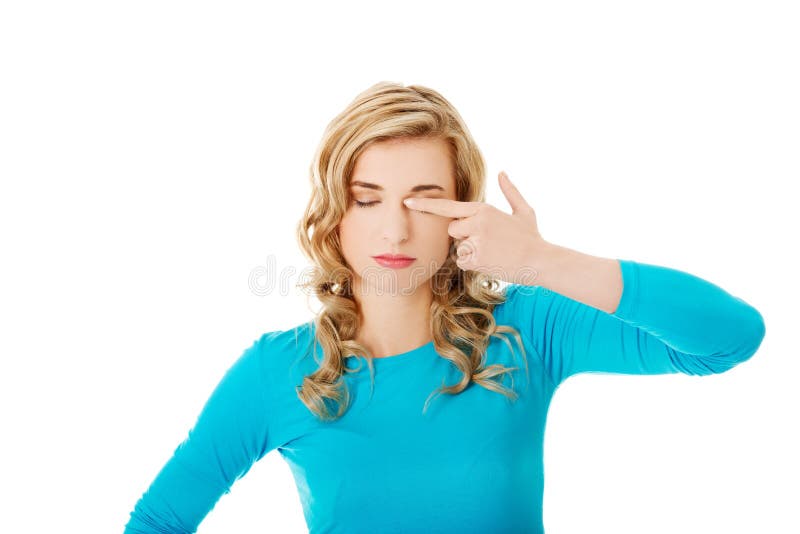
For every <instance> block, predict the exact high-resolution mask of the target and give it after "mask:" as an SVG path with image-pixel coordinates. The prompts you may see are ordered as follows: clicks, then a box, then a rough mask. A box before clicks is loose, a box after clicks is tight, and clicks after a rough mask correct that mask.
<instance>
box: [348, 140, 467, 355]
mask: <svg viewBox="0 0 800 534" xmlns="http://www.w3.org/2000/svg"><path fill="white" fill-rule="evenodd" d="M359 181H360V182H367V183H371V184H376V185H379V186H381V187H382V188H383V190H382V191H378V190H374V189H370V188H366V187H361V186H356V185H353V184H354V183H355V182H359ZM423 184H431V185H436V186H439V187H441V188H442V191H439V190H426V191H418V192H412V188H413V187H415V186H418V185H423ZM407 198H436V199H447V200H452V201H455V198H456V194H455V176H454V169H453V165H452V162H451V160H450V153H449V151H448V146H447V144H446V142H445V141H443V140H441V139H391V140H388V141H381V142H378V143H375V144H372V145H370V146H369V147H368V148H367V149H366V150H365V151H364V152H363V153H362V154H361V155H360V156H359V158H358V159H357V160H356V163H355V167H354V169H353V173H352V175H351V178H350V200H349V205H348V208H347V211H346V213H345V215H344V217H343V218H342V220H341V222H340V224H339V227H338V231H339V240H340V243H341V246H342V254H343V256H344V258H345V260H346V261H347V263H348V264H349V267H350V268H351V269H352V270H353V272H354V279H353V292H354V296H355V300H356V302H358V304H359V310H360V314H361V321H362V322H361V328H360V331H359V334H358V336H357V337H356V340H357V341H359V342H361V343H363V344H364V346H366V347H367V348H368V349H369V350H370V351H371V352H372V354H373V355H374V357H376V358H381V357H386V356H392V355H396V354H400V353H403V352H408V351H410V350H413V349H414V348H417V347H420V346H422V345H424V344H426V343H428V342H430V341H431V340H432V339H433V337H432V335H431V331H430V305H431V302H432V300H433V293H432V289H431V286H430V279H431V277H432V276H433V275H434V274H435V273H436V271H438V270H439V268H441V266H442V265H443V264H444V263H445V260H446V259H447V254H448V251H449V248H450V243H451V242H452V238H451V237H450V235H448V233H447V227H448V224H449V222H450V221H449V219H447V218H445V217H440V216H436V215H433V214H430V213H424V212H422V211H418V210H412V209H410V208H408V207H407V206H406V205H405V204H404V203H403V200H405V199H407ZM356 201H359V202H365V203H366V202H369V203H374V204H371V205H370V206H369V207H359V206H358V205H357V204H356ZM387 253H389V254H404V255H407V256H411V257H414V258H416V261H415V262H414V263H412V264H411V265H410V266H409V267H406V268H404V269H392V268H388V267H383V266H381V265H379V264H378V263H376V262H375V260H374V259H373V258H372V256H375V255H379V254H387Z"/></svg>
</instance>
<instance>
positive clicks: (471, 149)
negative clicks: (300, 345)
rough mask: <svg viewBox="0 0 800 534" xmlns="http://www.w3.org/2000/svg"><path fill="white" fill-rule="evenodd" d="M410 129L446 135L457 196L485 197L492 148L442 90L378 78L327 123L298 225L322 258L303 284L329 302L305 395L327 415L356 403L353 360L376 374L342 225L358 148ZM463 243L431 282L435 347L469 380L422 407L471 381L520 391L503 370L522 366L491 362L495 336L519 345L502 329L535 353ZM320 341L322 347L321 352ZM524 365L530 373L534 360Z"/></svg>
mask: <svg viewBox="0 0 800 534" xmlns="http://www.w3.org/2000/svg"><path fill="white" fill-rule="evenodd" d="M401 137H430V138H441V139H444V140H446V141H447V143H448V145H449V147H450V153H451V156H452V160H453V166H454V169H455V183H456V198H457V199H458V200H460V201H465V202H470V201H473V202H475V201H477V202H483V201H484V189H485V163H484V160H483V155H482V154H481V152H480V150H479V148H478V146H477V144H476V143H475V141H474V140H473V138H472V136H471V134H470V132H469V130H468V129H467V126H466V124H465V123H464V121H463V119H462V118H461V116H460V114H459V113H458V111H457V110H456V109H455V108H454V107H453V105H452V104H451V103H450V102H449V101H448V100H446V99H445V98H444V97H443V96H442V95H441V94H439V93H438V92H436V91H434V90H433V89H430V88H427V87H424V86H420V85H409V86H403V85H402V84H399V83H394V82H385V81H384V82H379V83H376V84H374V85H373V86H371V87H369V88H368V89H366V90H365V91H363V92H361V93H360V94H358V95H357V96H356V98H355V99H354V100H353V101H352V102H351V103H350V104H349V105H348V106H347V107H346V108H345V109H344V110H343V111H342V112H341V113H339V114H338V115H337V116H336V117H334V118H333V120H331V122H330V123H329V124H328V126H327V127H326V129H325V131H324V134H323V136H322V140H321V142H320V143H319V146H318V148H317V151H316V153H315V155H314V158H313V161H312V163H311V167H310V181H311V196H310V199H309V202H308V205H307V207H306V209H305V212H304V214H303V216H302V218H301V220H300V221H299V223H298V225H297V229H296V230H297V239H298V242H299V244H300V247H301V249H302V251H303V252H304V254H305V255H306V256H307V257H308V258H309V259H310V261H311V262H312V264H313V269H312V271H311V272H312V274H311V275H310V277H309V278H308V279H307V280H305V281H303V282H301V283H300V284H299V286H300V287H302V288H304V289H305V290H306V292H307V294H308V295H312V294H313V295H314V296H316V297H317V298H318V299H319V301H320V302H321V303H322V309H321V311H320V312H319V313H318V314H317V316H316V317H315V318H314V326H315V328H314V332H315V335H314V340H313V341H314V342H313V347H314V349H313V354H314V358H315V360H316V362H317V363H318V365H319V367H318V368H317V369H316V370H315V371H314V372H313V373H311V374H309V375H307V376H305V377H304V378H303V382H302V385H299V386H297V395H298V397H299V398H300V400H301V401H302V402H303V404H305V405H306V407H307V408H308V409H309V410H310V411H311V412H312V413H313V414H314V415H315V416H316V417H318V418H319V419H320V420H322V421H332V420H336V419H338V418H339V417H341V416H342V415H343V414H344V413H345V411H346V410H347V408H348V407H349V405H350V395H349V392H348V390H347V386H346V383H345V382H344V380H343V375H344V373H346V372H356V371H358V370H360V367H359V368H357V369H349V368H347V366H346V365H345V359H346V358H348V357H353V356H356V355H360V356H364V357H366V361H367V363H368V365H369V370H370V376H371V378H372V381H373V382H374V369H373V366H372V360H371V358H372V355H371V354H370V353H369V351H368V349H367V348H366V347H365V346H363V345H362V344H360V343H358V342H356V341H355V339H356V334H357V332H358V330H359V326H360V325H359V314H358V305H357V303H356V300H355V299H354V297H353V295H352V280H353V272H352V271H351V269H350V268H349V267H348V266H347V263H346V261H345V260H344V257H343V255H342V253H341V248H340V244H339V240H338V232H337V226H338V225H339V222H340V221H341V219H342V217H343V216H344V213H345V211H346V210H347V205H348V181H349V178H350V175H351V173H352V171H353V168H354V167H355V162H356V160H357V158H358V156H359V155H360V154H361V153H362V152H363V151H364V150H365V149H366V148H367V147H368V146H369V145H370V144H372V143H375V142H378V141H385V140H388V139H392V138H401ZM455 248H456V245H455V243H453V245H452V246H451V249H450V253H449V256H448V259H447V260H446V262H445V263H444V265H442V267H441V269H439V271H438V272H437V273H436V274H435V275H434V276H433V277H432V278H431V280H430V283H431V285H432V290H433V299H434V300H433V303H432V304H431V323H432V324H431V330H432V332H433V341H434V347H435V349H436V352H437V353H438V354H439V355H440V356H441V357H443V358H446V359H447V360H450V361H451V362H452V363H453V365H455V367H456V368H457V369H458V370H459V371H461V373H462V378H461V380H460V381H459V382H458V383H456V384H454V385H449V386H445V385H444V384H443V385H442V387H440V388H438V389H436V390H435V391H433V392H432V394H431V396H429V397H428V399H427V401H426V403H425V406H424V408H423V413H424V412H425V411H426V410H427V407H428V404H429V402H430V401H431V400H432V398H433V397H434V396H435V395H437V394H440V393H448V394H451V395H455V394H458V393H460V392H461V391H463V390H464V389H465V388H466V387H467V386H468V385H469V383H470V382H471V381H472V382H475V383H476V384H478V385H480V386H482V387H484V388H486V389H488V390H491V391H495V392H497V393H500V394H503V395H505V396H506V397H509V398H512V399H516V398H517V394H516V393H515V392H514V391H513V389H511V390H509V388H508V387H506V386H505V385H503V384H502V377H503V375H505V374H506V373H509V374H510V373H511V372H512V371H514V370H516V369H518V368H517V367H505V366H503V365H500V364H493V365H490V366H488V367H486V366H485V363H486V349H487V346H488V344H489V341H490V337H492V336H495V337H498V338H500V339H502V340H503V341H504V342H505V343H506V344H507V345H508V346H509V348H510V347H511V344H510V343H509V341H508V339H507V338H506V337H504V336H501V335H500V334H512V335H513V336H514V338H515V339H516V341H517V345H518V346H519V347H520V348H521V350H522V353H523V358H526V356H525V349H524V347H523V344H522V341H521V338H520V335H519V332H518V331H517V330H516V329H514V328H513V327H510V326H505V325H497V324H495V320H494V316H493V315H492V310H493V309H494V306H495V305H497V304H499V303H502V302H503V301H504V300H505V296H504V292H503V291H501V290H498V289H497V286H498V281H497V280H496V279H494V278H491V277H490V276H488V275H486V274H483V273H478V272H475V271H463V270H461V269H460V268H459V267H458V266H457V265H456V251H455ZM318 344H319V345H321V347H322V353H323V357H322V359H321V360H320V358H319V357H318V355H317V351H316V347H317V345H318ZM512 352H513V349H512ZM525 366H526V376H527V361H525ZM510 376H511V379H512V388H513V375H510ZM333 407H335V411H334V410H333Z"/></svg>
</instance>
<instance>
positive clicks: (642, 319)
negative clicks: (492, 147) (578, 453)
mask: <svg viewBox="0 0 800 534" xmlns="http://www.w3.org/2000/svg"><path fill="white" fill-rule="evenodd" d="M484 174H485V167H484V161H483V158H482V156H481V153H480V151H479V149H478V147H477V146H476V144H475V142H474V140H473V139H472V137H471V135H470V134H469V131H468V129H467V127H466V125H465V124H464V122H463V120H462V119H461V117H460V115H459V114H458V112H457V111H456V110H455V109H454V108H453V106H452V105H451V104H450V103H449V102H448V101H447V100H446V99H445V98H443V97H442V96H441V95H440V94H439V93H437V92H436V91H433V90H431V89H429V88H426V87H421V86H408V87H404V86H402V85H399V84H394V83H378V84H376V85H374V86H372V87H370V88H369V89H367V90H366V91H364V92H363V93H361V94H360V95H358V96H357V97H356V99H355V100H354V101H353V102H352V103H351V104H350V105H349V106H348V107H347V108H346V109H345V110H344V111H343V112H342V113H340V114H339V115H338V116H337V117H335V118H334V120H333V121H332V122H331V123H330V125H329V126H328V128H327V129H326V131H325V134H324V137H323V139H322V142H321V144H320V147H319V149H318V151H317V154H316V156H315V158H314V162H313V164H312V166H311V181H312V197H311V199H310V202H309V204H308V207H307V209H306V212H305V214H304V216H303V218H302V220H301V222H300V224H299V226H298V236H299V241H300V245H301V247H302V248H303V250H304V252H305V253H306V254H307V256H308V257H309V258H310V260H311V261H312V263H313V265H314V267H315V270H314V272H313V275H312V276H311V278H310V280H308V281H307V282H306V283H305V284H304V286H305V287H307V288H309V289H310V290H311V292H312V293H313V294H314V295H315V296H316V297H317V298H318V299H319V300H320V301H321V302H322V304H323V308H322V310H321V312H320V313H319V314H318V316H317V317H315V318H314V319H313V320H311V321H309V322H307V323H304V324H301V325H298V326H296V327H294V328H291V329H289V330H276V331H271V332H268V333H265V334H263V335H262V336H261V337H260V338H259V339H257V340H256V341H255V342H254V343H253V345H252V346H251V347H249V348H248V349H247V350H245V351H244V353H243V354H242V355H241V356H240V357H239V359H238V360H237V361H236V362H235V363H234V364H233V365H232V366H231V368H230V369H229V370H228V371H227V373H226V374H225V376H224V377H223V378H222V379H221V381H220V382H219V384H218V385H217V387H216V389H215V390H214V391H213V393H212V394H211V396H210V398H209V399H208V401H207V402H206V404H205V406H204V407H203V409H202V411H201V413H200V415H199V417H198V418H197V421H196V422H195V425H194V427H193V428H192V429H191V430H190V432H189V434H188V436H187V437H186V439H185V440H184V441H183V442H182V443H180V445H179V446H178V447H177V448H176V449H175V452H174V455H173V456H172V458H171V459H170V460H169V461H168V462H167V463H166V465H164V467H163V468H162V470H161V471H160V472H159V473H158V475H157V477H156V478H155V480H154V481H153V483H152V484H151V486H150V488H149V489H148V490H147V492H145V493H144V494H143V495H142V497H141V499H140V500H139V502H138V503H137V504H136V506H135V509H134V511H133V512H132V513H131V517H130V520H129V522H128V524H127V527H126V532H129V533H133V532H164V531H168V532H193V531H194V530H195V529H196V527H197V525H198V524H199V523H200V522H201V521H202V520H203V518H204V517H205V516H206V514H207V513H208V512H209V511H210V510H211V509H212V508H213V507H214V505H215V503H216V502H217V500H218V499H219V498H220V496H221V495H222V494H224V493H227V492H228V491H229V489H230V487H231V485H232V484H233V483H234V482H235V481H236V480H237V479H238V478H241V477H242V476H244V475H245V473H247V471H248V470H249V469H250V467H251V466H252V465H253V463H255V462H256V461H258V460H259V459H261V458H262V457H263V456H264V455H265V454H266V453H268V452H269V451H271V450H273V449H277V450H278V451H279V452H280V454H281V455H282V456H283V458H284V459H285V460H286V461H287V462H288V464H289V466H290V467H291V469H292V473H293V474H294V477H295V481H296V483H297V488H298V492H299V494H300V498H301V502H302V505H303V511H304V514H305V518H306V522H307V524H308V527H309V530H310V532H312V533H323V532H326V533H327V532H346V533H360V532H370V533H375V532H382V533H385V532H426V533H430V532H543V531H544V526H543V521H542V496H543V486H544V469H543V442H544V440H543V438H544V430H545V421H546V416H547V409H548V406H549V403H550V401H551V399H552V396H553V394H554V393H555V391H556V389H557V388H558V387H559V385H560V384H561V383H563V382H564V381H565V380H566V379H567V378H569V377H570V376H572V375H574V374H576V373H582V372H601V373H625V374H660V373H678V372H681V373H685V374H689V375H708V374H712V373H722V372H724V371H727V370H728V369H731V368H732V367H734V366H735V365H737V364H739V363H741V362H743V361H745V360H747V359H748V358H750V357H751V356H752V355H753V354H754V353H755V352H756V350H757V349H758V347H759V345H760V343H761V340H762V339H763V337H764V333H765V326H764V322H763V319H762V317H761V315H760V313H759V312H758V311H757V310H756V309H755V308H753V307H752V306H751V305H749V304H747V303H746V302H744V301H743V300H741V299H739V298H737V297H735V296H733V295H731V294H729V293H727V292H726V291H724V290H723V289H721V288H720V287H718V286H716V285H714V284H712V283H710V282H708V281H705V280H703V279H701V278H698V277H696V276H693V275H691V274H688V273H685V272H681V271H678V270H674V269H670V268H667V267H661V266H656V265H649V264H645V263H640V262H635V261H632V260H623V259H607V258H599V257H594V256H590V255H587V254H582V253H580V252H577V251H574V250H570V249H568V248H565V247H561V246H558V245H556V244H554V243H550V242H548V241H546V240H544V239H543V238H542V237H541V235H540V234H539V231H538V228H537V223H536V216H535V212H534V210H533V208H532V207H531V206H530V205H529V204H528V203H527V202H526V200H525V199H524V198H523V197H522V195H521V194H520V193H519V191H518V190H517V189H516V188H515V187H514V185H513V184H512V183H511V181H510V180H509V178H508V177H507V176H505V174H504V173H501V174H500V177H499V184H500V187H501V189H502V191H503V193H504V195H505V196H506V198H507V200H508V202H509V204H510V205H511V208H512V213H511V214H507V213H504V212H502V211H500V210H498V209H496V208H494V207H493V206H491V205H489V204H486V203H485V202H484V188H485V182H484ZM398 256H402V257H403V258H404V259H403V258H398ZM500 282H505V283H506V284H507V285H506V286H505V288H504V289H500V288H499V286H500ZM512 341H513V342H514V343H512ZM364 363H366V364H367V365H366V368H365V367H364V365H363V364H364ZM434 401H435V402H434Z"/></svg>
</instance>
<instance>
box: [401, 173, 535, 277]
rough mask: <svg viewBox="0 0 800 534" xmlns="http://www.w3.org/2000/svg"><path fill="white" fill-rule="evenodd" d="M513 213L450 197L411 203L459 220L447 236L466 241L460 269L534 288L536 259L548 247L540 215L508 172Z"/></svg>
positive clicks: (503, 178)
mask: <svg viewBox="0 0 800 534" xmlns="http://www.w3.org/2000/svg"><path fill="white" fill-rule="evenodd" d="M498 181H499V183H500V189H501V190H502V191H503V194H504V195H505V197H506V199H507V200H508V203H509V204H510V205H511V210H512V213H511V215H509V214H508V213H505V212H502V211H500V210H499V209H497V208H495V207H494V206H492V205H491V204H488V203H486V202H460V201H457V200H450V199H446V198H413V199H412V198H407V199H406V200H405V201H404V202H405V204H406V206H408V207H409V208H411V209H415V210H419V211H425V212H427V213H432V214H434V215H441V216H443V217H449V218H453V219H455V220H454V221H452V222H451V223H450V225H449V226H448V227H447V233H448V234H450V235H451V236H453V237H454V238H456V240H457V241H458V240H461V242H460V243H459V244H458V247H457V249H456V253H457V255H458V259H457V261H456V265H458V267H459V268H461V269H463V270H465V271H466V270H473V271H478V272H483V273H487V274H490V276H492V277H494V278H497V279H499V280H503V281H506V282H510V283H516V284H522V285H533V278H535V277H536V274H537V273H536V270H535V269H534V267H533V265H534V259H535V258H537V257H538V256H537V255H538V254H541V253H543V252H544V250H545V249H546V247H547V245H548V243H547V242H546V241H545V240H544V239H542V236H541V235H540V234H539V227H538V225H537V223H536V213H535V212H534V211H533V208H532V207H531V206H530V205H529V204H528V203H527V202H526V201H525V199H524V198H523V196H522V194H521V193H520V192H519V190H518V189H517V188H516V186H514V184H512V183H511V180H510V179H509V178H508V175H507V174H506V173H505V172H500V174H499V175H498Z"/></svg>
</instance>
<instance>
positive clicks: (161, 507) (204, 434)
mask: <svg viewBox="0 0 800 534" xmlns="http://www.w3.org/2000/svg"><path fill="white" fill-rule="evenodd" d="M265 336H266V334H265ZM265 336H262V337H261V339H260V340H257V341H256V342H254V343H253V345H252V346H251V347H250V348H248V349H247V350H245V351H244V353H243V354H242V355H241V356H240V357H239V358H238V359H237V360H236V361H235V362H234V364H233V365H232V366H231V367H230V368H229V369H228V370H227V372H226V373H225V375H224V376H223V377H222V379H221V380H220V382H219V383H218V384H217V386H216V388H215V389H214V390H213V392H212V393H211V395H210V397H209V398H208V400H207V401H206V403H205V405H204V407H203V408H202V410H201V412H200V414H199V416H198V417H197V419H196V421H195V423H194V426H193V428H191V429H190V430H189V432H188V435H187V437H186V438H185V439H184V440H183V442H181V443H180V444H179V445H178V447H177V448H176V449H175V451H174V453H173V454H172V457H171V458H169V460H168V461H167V462H166V464H165V465H164V466H163V467H162V469H161V471H160V472H159V473H158V474H157V476H156V478H155V480H154V481H153V482H152V484H151V485H150V487H149V489H148V490H147V491H146V492H145V493H144V494H143V495H142V497H141V498H140V499H139V501H138V502H137V503H136V506H135V508H134V510H133V511H132V512H131V513H130V518H129V521H128V523H127V525H126V526H125V534H134V533H135V534H142V533H147V534H150V533H156V532H157V533H186V532H195V531H196V530H197V526H198V525H199V524H200V522H201V521H202V520H203V518H205V516H206V515H207V514H208V513H209V512H210V511H211V510H212V509H213V508H214V506H215V504H216V503H217V501H218V500H219V498H220V497H222V495H223V494H226V493H229V491H230V487H231V485H232V484H233V483H234V482H235V481H236V480H237V479H239V478H241V477H242V476H244V475H245V474H246V473H247V472H248V471H249V470H250V467H251V466H252V464H253V463H255V462H256V461H258V460H259V459H261V458H262V457H263V456H264V455H265V454H266V453H267V452H269V450H271V449H272V448H274V447H273V444H272V443H271V441H270V440H269V431H268V413H269V406H268V404H269V403H268V392H267V387H266V384H265V380H264V373H263V366H262V361H261V346H260V345H261V344H263V341H264V338H265Z"/></svg>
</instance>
